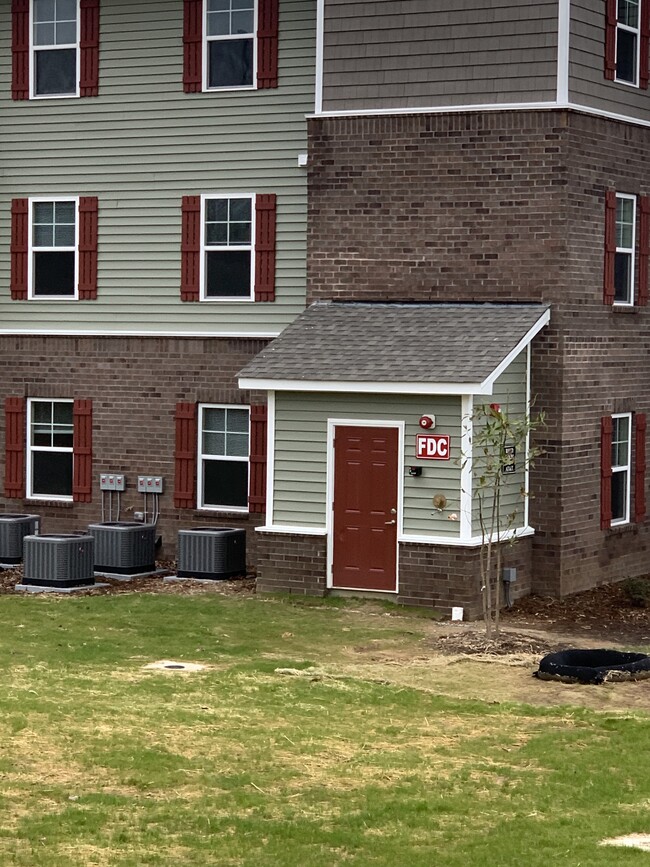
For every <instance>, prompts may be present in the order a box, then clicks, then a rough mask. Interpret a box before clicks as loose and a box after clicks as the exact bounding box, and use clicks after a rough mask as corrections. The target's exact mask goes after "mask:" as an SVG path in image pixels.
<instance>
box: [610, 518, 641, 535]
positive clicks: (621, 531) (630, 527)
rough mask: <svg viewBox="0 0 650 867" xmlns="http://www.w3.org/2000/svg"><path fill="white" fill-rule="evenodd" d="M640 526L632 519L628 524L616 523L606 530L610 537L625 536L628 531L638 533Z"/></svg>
mask: <svg viewBox="0 0 650 867" xmlns="http://www.w3.org/2000/svg"><path fill="white" fill-rule="evenodd" d="M638 526H639V525H638V524H634V523H632V522H631V521H630V522H629V523H628V524H615V525H614V526H613V527H608V529H607V530H606V531H605V532H606V533H607V535H608V536H609V537H614V536H624V535H626V534H628V533H636V532H637V531H638Z"/></svg>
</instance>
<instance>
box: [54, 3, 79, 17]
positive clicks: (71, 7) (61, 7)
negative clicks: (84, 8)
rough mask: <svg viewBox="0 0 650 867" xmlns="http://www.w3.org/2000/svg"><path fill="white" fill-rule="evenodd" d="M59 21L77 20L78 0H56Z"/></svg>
mask: <svg viewBox="0 0 650 867" xmlns="http://www.w3.org/2000/svg"><path fill="white" fill-rule="evenodd" d="M56 17H57V21H76V19H77V0H56Z"/></svg>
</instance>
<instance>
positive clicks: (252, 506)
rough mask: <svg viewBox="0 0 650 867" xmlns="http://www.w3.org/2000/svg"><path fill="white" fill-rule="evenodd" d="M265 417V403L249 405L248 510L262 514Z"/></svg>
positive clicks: (264, 498) (264, 483)
mask: <svg viewBox="0 0 650 867" xmlns="http://www.w3.org/2000/svg"><path fill="white" fill-rule="evenodd" d="M266 419H267V408H266V406H265V405H263V404H259V405H255V406H251V445H250V467H251V478H250V488H249V494H248V510H249V511H250V512H257V513H262V514H263V513H265V512H266V430H267V423H266Z"/></svg>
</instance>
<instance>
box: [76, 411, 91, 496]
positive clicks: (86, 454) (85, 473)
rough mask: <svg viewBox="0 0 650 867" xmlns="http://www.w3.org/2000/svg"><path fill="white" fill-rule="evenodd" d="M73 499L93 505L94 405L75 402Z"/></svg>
mask: <svg viewBox="0 0 650 867" xmlns="http://www.w3.org/2000/svg"><path fill="white" fill-rule="evenodd" d="M72 417H73V424H74V433H73V438H72V499H73V500H74V501H75V503H92V499H93V403H92V401H91V400H75V401H74V404H73V408H72Z"/></svg>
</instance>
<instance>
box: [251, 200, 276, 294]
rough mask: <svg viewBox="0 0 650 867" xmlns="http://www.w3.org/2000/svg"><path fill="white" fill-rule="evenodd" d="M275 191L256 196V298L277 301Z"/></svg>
mask: <svg viewBox="0 0 650 867" xmlns="http://www.w3.org/2000/svg"><path fill="white" fill-rule="evenodd" d="M275 223H276V196H275V193H269V194H268V195H262V196H256V197H255V300H256V301H275Z"/></svg>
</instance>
